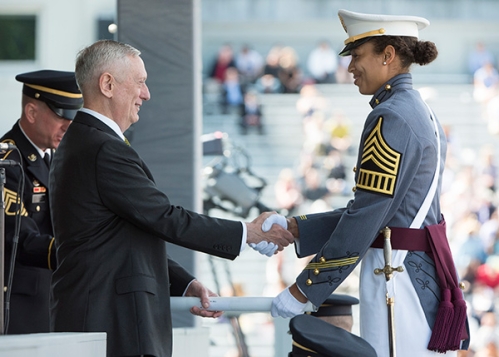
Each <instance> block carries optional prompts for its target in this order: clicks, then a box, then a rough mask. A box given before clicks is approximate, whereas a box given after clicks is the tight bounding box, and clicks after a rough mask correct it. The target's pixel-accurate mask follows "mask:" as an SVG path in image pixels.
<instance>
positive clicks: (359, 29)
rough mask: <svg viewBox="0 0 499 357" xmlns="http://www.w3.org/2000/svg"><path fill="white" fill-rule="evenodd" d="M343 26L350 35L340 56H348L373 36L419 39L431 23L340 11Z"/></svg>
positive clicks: (416, 19)
mask: <svg viewBox="0 0 499 357" xmlns="http://www.w3.org/2000/svg"><path fill="white" fill-rule="evenodd" d="M338 16H339V18H340V21H341V25H342V26H343V28H344V29H345V32H346V33H347V34H348V38H347V39H346V40H345V45H346V46H345V48H344V49H343V50H342V51H341V52H340V56H348V55H349V54H350V50H352V49H353V48H355V47H358V46H360V45H361V44H363V43H364V42H366V41H367V40H368V39H369V38H370V37H373V36H409V37H415V38H419V31H420V30H422V29H424V28H425V27H427V26H429V25H430V22H429V21H428V20H427V19H425V18H423V17H417V16H396V15H376V14H361V13H358V12H352V11H348V10H343V9H342V10H339V11H338Z"/></svg>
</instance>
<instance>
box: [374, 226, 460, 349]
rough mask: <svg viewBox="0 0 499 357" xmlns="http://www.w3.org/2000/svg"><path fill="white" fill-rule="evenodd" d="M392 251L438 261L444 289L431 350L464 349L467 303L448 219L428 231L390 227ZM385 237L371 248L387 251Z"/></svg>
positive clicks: (438, 272) (380, 238)
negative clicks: (449, 236)
mask: <svg viewBox="0 0 499 357" xmlns="http://www.w3.org/2000/svg"><path fill="white" fill-rule="evenodd" d="M390 229H391V232H392V234H391V236H392V240H391V243H392V249H398V250H414V251H423V252H426V253H427V254H428V255H429V256H430V258H432V259H433V261H434V262H435V269H436V272H437V276H438V280H439V286H440V290H441V299H440V306H439V308H438V311H437V316H436V319H435V324H434V325H433V329H432V335H431V338H430V342H429V344H428V349H429V350H431V351H435V352H440V353H445V352H446V351H456V350H459V349H460V347H461V340H466V339H468V333H467V331H466V302H465V301H464V298H463V293H462V291H461V289H460V288H459V283H458V280H457V272H456V268H455V266H454V260H453V259H452V253H451V250H450V247H449V242H448V241H447V235H446V226H445V220H444V219H442V221H441V222H440V223H439V224H433V225H430V226H426V227H425V228H424V229H413V228H399V227H394V228H392V227H390ZM383 244H384V238H383V235H382V234H380V235H378V237H377V238H376V240H375V241H374V242H373V244H372V245H371V247H372V248H381V249H382V248H383Z"/></svg>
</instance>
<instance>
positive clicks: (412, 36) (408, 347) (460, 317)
mask: <svg viewBox="0 0 499 357" xmlns="http://www.w3.org/2000/svg"><path fill="white" fill-rule="evenodd" d="M338 15H339V17H340V22H341V24H342V26H343V28H344V30H345V31H346V32H347V34H348V38H347V39H346V41H345V45H346V46H345V48H344V49H343V50H342V51H341V53H340V55H343V56H345V55H351V62H350V65H349V67H348V71H349V72H350V73H352V74H353V77H354V84H355V85H356V86H357V87H358V88H359V92H360V93H361V94H364V95H369V96H372V97H371V100H370V105H371V107H372V111H371V112H370V113H369V115H368V117H367V118H366V121H365V124H364V129H363V132H362V134H361V138H360V147H359V155H358V159H357V166H356V169H355V170H354V171H355V187H354V192H355V194H354V198H353V200H351V201H350V202H349V203H348V204H347V206H346V207H345V208H342V209H338V210H335V211H332V212H325V213H318V214H315V215H303V216H299V217H292V218H288V219H287V226H288V230H290V231H291V232H292V233H293V235H294V236H295V237H296V238H299V239H298V242H297V247H296V248H297V253H298V254H299V255H300V256H307V255H310V254H315V253H316V256H315V257H314V258H313V259H312V260H311V262H310V263H309V264H308V265H307V266H306V268H305V269H304V270H303V272H302V273H301V274H300V275H299V276H298V277H297V279H296V283H294V284H292V285H291V286H290V287H289V288H287V289H285V290H284V291H283V292H282V293H280V294H279V295H278V296H277V297H276V298H275V299H274V302H273V307H272V315H273V316H274V317H275V316H283V317H290V316H294V315H297V314H301V313H302V312H303V306H304V305H303V303H305V302H307V300H310V301H311V302H312V303H313V304H314V305H316V306H319V305H321V303H322V302H323V301H324V300H326V298H327V297H329V295H330V294H331V293H332V292H333V291H334V290H335V289H336V288H337V287H338V286H339V285H340V284H341V283H342V282H343V281H344V279H345V278H346V277H347V276H348V275H349V274H350V273H351V272H352V271H353V269H354V268H355V267H356V266H357V264H358V263H359V262H360V261H361V260H362V269H361V276H360V294H359V300H360V335H361V337H362V338H364V339H365V340H366V341H367V342H368V343H370V344H371V345H372V346H373V347H374V348H375V350H376V353H377V354H378V356H380V357H385V356H389V355H395V352H397V353H396V354H397V355H399V356H418V357H422V356H436V355H438V352H446V351H455V350H458V349H466V348H467V346H468V343H469V335H468V332H467V329H466V304H465V302H464V299H463V294H462V292H461V291H460V289H459V286H458V285H459V284H458V281H457V274H456V271H455V267H454V263H453V261H452V256H451V254H450V248H449V244H448V242H447V239H446V236H445V221H444V219H443V216H442V213H441V212H440V184H441V178H442V172H443V170H444V167H445V155H446V139H445V135H444V132H443V130H442V127H441V126H440V124H439V122H438V120H437V117H436V116H435V115H434V114H433V113H432V111H431V109H430V108H429V106H427V105H426V103H425V102H424V101H423V99H422V98H421V95H420V94H419V92H418V91H417V90H415V89H414V88H413V85H412V75H411V73H410V72H409V69H410V66H411V65H412V64H413V63H416V64H419V65H426V64H429V63H430V62H432V61H433V60H434V59H435V58H436V57H437V54H438V52H437V48H436V46H435V44H434V43H433V42H429V41H423V40H419V31H420V30H422V29H424V28H425V27H427V26H428V25H429V21H428V20H426V19H424V18H421V17H415V16H393V15H372V14H360V13H355V12H351V11H346V10H340V11H339V12H338ZM385 227H389V228H390V229H391V231H390V230H386V232H387V237H388V236H389V232H391V243H392V248H393V254H392V252H391V251H390V250H389V249H384V246H386V247H387V248H388V245H386V244H385V242H386V241H387V240H388V239H385V237H384V236H380V235H379V234H380V231H381V230H384V228H385ZM384 253H389V254H384ZM387 256H388V257H389V259H391V260H392V261H391V262H389V261H387V259H386V257H387ZM388 264H389V268H390V269H387V270H385V269H383V268H384V267H386V266H387V265H388ZM399 267H400V270H399V269H397V270H396V271H392V269H393V268H399ZM378 269H380V270H381V274H378V275H376V274H375V271H376V272H378V273H379V272H380V270H378ZM394 281H395V282H396V284H395V283H394ZM387 294H388V296H389V297H390V299H389V300H388V299H386V297H387ZM395 296H396V301H395V303H393V300H392V298H393V297H395ZM387 302H388V303H387ZM388 313H390V314H391V316H392V317H393V320H392V319H390V320H389V319H388V318H387V314H388ZM392 322H394V324H393V323H392ZM395 332H396V333H395ZM395 342H396V343H395ZM456 354H457V353H456V352H447V354H446V356H455V355H456Z"/></svg>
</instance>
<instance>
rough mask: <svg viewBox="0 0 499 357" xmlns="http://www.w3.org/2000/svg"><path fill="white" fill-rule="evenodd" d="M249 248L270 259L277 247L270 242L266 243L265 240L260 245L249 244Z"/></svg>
mask: <svg viewBox="0 0 499 357" xmlns="http://www.w3.org/2000/svg"><path fill="white" fill-rule="evenodd" d="M249 246H250V247H251V248H253V249H254V250H256V251H257V252H258V253H260V254H263V255H266V256H267V257H271V256H273V255H274V252H275V251H276V250H277V248H278V247H277V245H275V244H274V243H272V242H270V243H269V242H267V241H266V240H262V241H261V242H260V243H258V244H255V243H250V244H249Z"/></svg>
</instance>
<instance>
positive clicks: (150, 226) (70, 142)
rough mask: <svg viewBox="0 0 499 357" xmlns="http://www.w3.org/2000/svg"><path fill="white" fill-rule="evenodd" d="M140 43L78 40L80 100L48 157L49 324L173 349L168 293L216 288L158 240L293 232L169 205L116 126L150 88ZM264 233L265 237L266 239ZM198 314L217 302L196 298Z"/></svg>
mask: <svg viewBox="0 0 499 357" xmlns="http://www.w3.org/2000/svg"><path fill="white" fill-rule="evenodd" d="M139 55H140V52H139V51H138V50H137V49H135V48H133V47H131V46H129V45H126V44H123V43H119V42H116V41H109V40H103V41H98V42H96V43H94V44H93V45H91V46H89V47H87V48H85V49H83V50H82V51H81V52H80V53H79V54H78V57H77V61H76V70H75V73H76V78H77V82H78V85H79V87H80V89H81V91H82V94H83V97H84V108H82V109H81V110H80V111H79V112H78V113H77V115H76V117H75V120H74V121H73V123H72V125H71V127H70V128H69V130H68V132H67V133H66V135H65V137H64V139H63V140H62V142H61V145H60V147H59V149H58V151H57V155H55V157H54V161H53V164H52V167H51V172H50V180H51V181H50V189H51V192H50V201H51V203H52V214H53V223H54V230H55V237H56V246H57V258H58V262H59V264H58V268H57V270H56V271H55V272H54V276H53V280H52V287H53V297H52V324H53V330H54V331H60V332H63V331H104V332H106V333H107V354H108V356H142V355H145V356H161V357H168V356H171V353H172V326H171V316H170V295H174V296H182V295H184V296H198V297H200V298H201V301H202V303H203V306H204V307H208V306H209V302H208V296H209V295H213V293H212V292H211V291H209V290H208V289H207V288H205V287H204V286H203V285H202V284H201V283H200V282H198V281H197V280H196V279H195V278H194V277H193V276H191V275H190V274H189V273H188V272H187V271H185V270H184V269H183V268H182V267H181V266H180V265H179V264H177V263H176V262H174V261H173V260H172V259H170V257H169V256H168V255H167V251H166V244H165V241H168V242H172V243H175V244H177V245H181V246H183V247H186V248H190V249H194V250H198V251H202V252H205V253H208V254H212V255H216V256H219V257H223V258H227V259H235V258H236V257H237V256H238V254H239V253H240V251H241V250H242V248H243V247H244V244H246V243H248V244H260V243H261V242H264V243H266V242H270V243H272V244H275V245H276V246H277V248H278V249H280V250H281V249H283V247H284V246H287V245H288V244H289V243H290V242H292V241H293V238H292V235H291V234H288V233H289V232H287V231H286V230H285V229H282V228H281V227H278V226H277V225H274V226H273V227H272V228H271V229H270V230H269V231H267V232H263V231H262V228H261V226H262V223H263V221H264V220H265V219H266V217H267V216H269V215H270V214H271V213H270V212H267V213H264V214H262V215H261V216H260V217H258V218H257V219H255V220H254V221H253V222H251V223H242V222H236V221H230V220H223V219H216V218H211V217H208V216H205V215H201V214H198V213H195V212H192V211H188V210H186V209H184V208H182V207H179V206H174V205H173V204H171V203H170V201H169V199H168V197H167V196H166V195H165V194H164V193H163V192H161V191H160V190H159V189H158V188H157V187H156V185H155V183H154V179H153V177H152V175H151V172H150V171H149V169H148V168H147V166H146V164H145V163H144V162H143V161H142V159H141V158H140V157H139V155H138V154H137V152H135V150H134V149H133V148H132V147H131V146H129V144H128V142H127V140H126V138H125V137H124V136H123V132H125V131H126V130H127V129H128V128H129V126H130V125H131V124H133V123H135V122H137V120H138V119H139V116H138V112H139V109H140V107H141V105H142V104H143V102H144V101H147V100H149V98H150V94H149V90H148V88H147V85H146V84H145V82H146V78H147V72H146V70H145V67H144V63H143V61H142V59H141V58H140V56H139ZM270 243H268V244H269V245H270ZM191 312H192V313H193V314H196V315H200V316H205V317H217V316H220V314H221V313H220V312H213V311H208V310H205V309H200V308H198V307H193V308H191Z"/></svg>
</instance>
